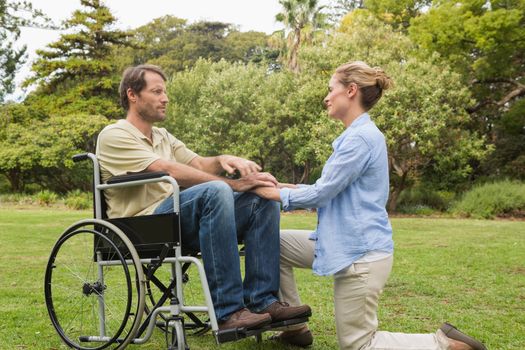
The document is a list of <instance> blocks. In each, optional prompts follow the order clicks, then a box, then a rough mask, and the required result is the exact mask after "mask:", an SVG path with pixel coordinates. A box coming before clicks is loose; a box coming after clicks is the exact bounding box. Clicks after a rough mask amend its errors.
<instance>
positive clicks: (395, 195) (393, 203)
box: [387, 171, 407, 213]
mask: <svg viewBox="0 0 525 350" xmlns="http://www.w3.org/2000/svg"><path fill="white" fill-rule="evenodd" d="M406 174H407V172H406V171H405V172H404V173H403V175H402V176H400V180H399V183H398V185H397V186H394V190H393V191H392V192H391V193H390V198H389V199H388V204H387V207H388V212H389V213H395V212H396V210H397V201H398V199H399V195H400V194H401V192H403V190H404V189H405V185H406Z"/></svg>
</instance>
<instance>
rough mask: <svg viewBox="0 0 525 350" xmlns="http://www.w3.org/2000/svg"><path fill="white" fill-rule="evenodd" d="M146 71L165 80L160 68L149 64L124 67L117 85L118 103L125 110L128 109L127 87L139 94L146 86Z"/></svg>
mask: <svg viewBox="0 0 525 350" xmlns="http://www.w3.org/2000/svg"><path fill="white" fill-rule="evenodd" d="M146 72H152V73H157V74H158V75H160V76H161V77H162V79H163V80H164V81H166V75H165V74H164V72H163V71H162V69H160V67H157V66H154V65H151V64H141V65H139V66H136V67H128V68H126V70H125V71H124V73H123V74H122V80H121V81H120V87H119V94H120V104H121V105H122V107H123V108H124V109H125V110H126V111H127V110H128V109H129V101H128V89H131V90H133V92H135V93H136V94H139V93H140V92H141V91H142V89H144V88H145V87H146V79H144V75H145V74H146Z"/></svg>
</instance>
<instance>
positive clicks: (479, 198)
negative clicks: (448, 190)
mask: <svg viewBox="0 0 525 350" xmlns="http://www.w3.org/2000/svg"><path fill="white" fill-rule="evenodd" d="M452 212H453V213H455V214H459V215H463V216H467V217H474V218H484V219H492V218H494V217H496V216H500V217H506V216H520V217H523V216H525V183H523V182H518V181H509V180H504V181H498V182H494V183H487V184H484V185H480V186H476V187H474V188H473V189H472V190H470V191H468V192H467V193H465V195H464V196H463V198H462V199H461V200H460V201H459V202H458V203H457V204H456V205H454V207H453V208H452Z"/></svg>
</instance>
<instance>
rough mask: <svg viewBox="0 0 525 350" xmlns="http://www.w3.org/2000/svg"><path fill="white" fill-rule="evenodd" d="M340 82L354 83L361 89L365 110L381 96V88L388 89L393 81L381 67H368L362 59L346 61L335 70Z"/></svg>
mask: <svg viewBox="0 0 525 350" xmlns="http://www.w3.org/2000/svg"><path fill="white" fill-rule="evenodd" d="M335 75H336V76H337V79H338V80H339V82H340V83H341V84H343V85H344V86H349V85H350V84H356V85H357V86H358V87H359V89H360V91H361V103H362V105H363V107H364V108H365V110H367V111H368V110H369V109H370V108H372V107H373V106H374V105H375V104H376V103H377V101H379V99H380V98H381V96H383V90H386V89H389V88H391V87H392V86H393V84H394V82H393V81H392V79H390V77H389V76H388V75H386V73H385V72H384V71H383V69H381V68H379V67H374V68H372V67H370V66H369V65H368V64H366V63H365V62H362V61H354V62H348V63H345V64H343V65H341V66H339V67H338V68H337V69H336V70H335Z"/></svg>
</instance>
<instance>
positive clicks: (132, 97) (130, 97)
mask: <svg viewBox="0 0 525 350" xmlns="http://www.w3.org/2000/svg"><path fill="white" fill-rule="evenodd" d="M126 94H127V95H128V101H129V102H133V103H135V102H137V94H135V91H133V90H132V89H131V88H128V89H127V90H126Z"/></svg>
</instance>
